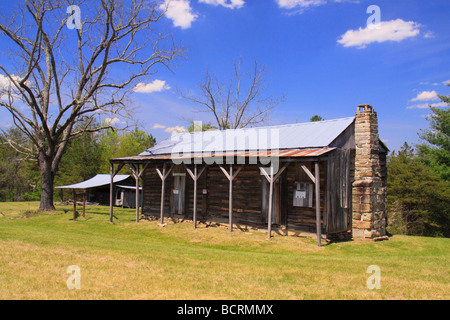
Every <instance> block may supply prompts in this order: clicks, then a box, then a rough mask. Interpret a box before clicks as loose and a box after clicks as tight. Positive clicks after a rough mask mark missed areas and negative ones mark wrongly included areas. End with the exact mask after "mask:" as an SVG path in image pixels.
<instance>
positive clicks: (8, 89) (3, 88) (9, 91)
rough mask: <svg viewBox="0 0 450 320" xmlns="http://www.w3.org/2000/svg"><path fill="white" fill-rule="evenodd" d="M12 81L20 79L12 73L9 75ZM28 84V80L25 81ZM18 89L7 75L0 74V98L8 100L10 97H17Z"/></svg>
mask: <svg viewBox="0 0 450 320" xmlns="http://www.w3.org/2000/svg"><path fill="white" fill-rule="evenodd" d="M11 78H13V80H14V81H17V82H18V81H20V80H21V77H19V76H16V75H14V74H12V75H11ZM26 83H27V84H28V85H29V82H28V81H27V82H26ZM18 92H19V91H18V90H17V89H16V87H15V85H14V83H13V82H12V81H11V79H10V78H9V77H8V76H4V75H3V74H0V100H8V99H9V98H10V97H12V98H13V99H17V98H18V95H17V94H18Z"/></svg>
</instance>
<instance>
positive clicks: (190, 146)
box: [139, 117, 355, 156]
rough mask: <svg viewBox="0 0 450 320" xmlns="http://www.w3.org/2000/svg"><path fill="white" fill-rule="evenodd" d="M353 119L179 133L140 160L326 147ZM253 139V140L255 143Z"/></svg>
mask: <svg viewBox="0 0 450 320" xmlns="http://www.w3.org/2000/svg"><path fill="white" fill-rule="evenodd" d="M354 119H355V118H354V117H349V118H342V119H335V120H325V121H317V122H305V123H295V124H288V125H279V126H267V127H256V128H243V129H229V130H222V131H219V130H215V131H205V132H191V133H179V134H174V135H172V137H171V138H169V139H166V140H163V141H162V142H160V143H158V144H157V145H155V146H154V147H152V148H150V149H148V150H146V151H144V152H142V153H141V154H140V155H139V156H152V155H163V154H172V153H188V152H190V153H194V154H195V153H201V152H205V151H206V152H208V151H211V152H216V153H217V152H227V151H243V150H247V151H251V150H274V149H275V150H287V149H304V148H324V147H327V146H329V145H330V144H331V143H332V142H333V141H334V140H335V139H336V138H337V137H338V136H339V135H340V134H341V133H342V132H343V131H344V130H345V129H347V127H348V126H349V125H350V124H352V123H353V121H354ZM255 138H256V139H255Z"/></svg>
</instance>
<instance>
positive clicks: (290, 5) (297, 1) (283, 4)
mask: <svg viewBox="0 0 450 320" xmlns="http://www.w3.org/2000/svg"><path fill="white" fill-rule="evenodd" d="M276 2H277V3H278V6H279V7H280V8H283V9H294V8H301V9H300V10H299V11H298V12H303V9H304V8H308V7H313V6H320V5H323V4H326V3H329V2H337V3H343V2H351V3H359V0H276Z"/></svg>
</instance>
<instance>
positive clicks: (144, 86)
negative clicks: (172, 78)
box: [133, 79, 170, 93]
mask: <svg viewBox="0 0 450 320" xmlns="http://www.w3.org/2000/svg"><path fill="white" fill-rule="evenodd" d="M169 89H170V86H169V85H168V84H166V82H165V81H163V80H158V79H156V80H154V81H153V82H151V83H142V82H140V83H138V84H137V85H136V86H135V87H134V89H133V91H134V92H140V93H151V92H160V91H163V90H169Z"/></svg>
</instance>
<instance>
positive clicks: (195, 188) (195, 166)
mask: <svg viewBox="0 0 450 320" xmlns="http://www.w3.org/2000/svg"><path fill="white" fill-rule="evenodd" d="M194 176H195V180H194V206H193V210H194V211H193V213H192V220H193V223H194V229H196V228H197V179H198V177H197V164H195V165H194Z"/></svg>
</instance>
